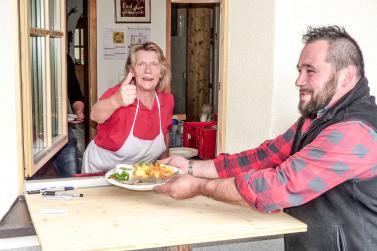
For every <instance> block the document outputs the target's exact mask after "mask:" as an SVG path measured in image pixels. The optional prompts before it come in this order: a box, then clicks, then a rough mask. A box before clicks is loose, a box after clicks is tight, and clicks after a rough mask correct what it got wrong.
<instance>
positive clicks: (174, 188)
mask: <svg viewBox="0 0 377 251" xmlns="http://www.w3.org/2000/svg"><path fill="white" fill-rule="evenodd" d="M204 182H205V180H203V179H199V178H195V177H193V176H191V175H188V174H183V175H179V176H177V178H175V179H172V180H170V181H169V182H168V183H166V184H164V185H160V186H156V187H154V188H153V190H154V191H155V192H157V193H164V194H167V195H169V196H170V197H173V198H174V199H177V200H183V199H188V198H192V197H195V196H196V195H199V194H200V186H201V185H203V184H204Z"/></svg>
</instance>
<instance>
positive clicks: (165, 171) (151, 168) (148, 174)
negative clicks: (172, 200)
mask: <svg viewBox="0 0 377 251" xmlns="http://www.w3.org/2000/svg"><path fill="white" fill-rule="evenodd" d="M133 167H134V168H135V169H134V172H133V177H134V178H157V179H166V178H167V177H169V176H170V175H172V174H173V172H174V170H173V169H172V168H171V167H169V166H166V165H164V164H161V163H158V162H156V163H154V164H152V163H146V162H140V163H138V164H134V165H133Z"/></svg>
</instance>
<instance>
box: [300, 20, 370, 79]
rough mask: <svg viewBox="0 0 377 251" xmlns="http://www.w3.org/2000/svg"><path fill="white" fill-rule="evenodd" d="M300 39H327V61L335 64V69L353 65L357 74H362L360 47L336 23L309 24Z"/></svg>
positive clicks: (362, 59)
mask: <svg viewBox="0 0 377 251" xmlns="http://www.w3.org/2000/svg"><path fill="white" fill-rule="evenodd" d="M302 40H303V42H304V43H305V44H309V43H313V42H316V41H319V40H325V41H327V42H328V44H329V49H328V54H327V61H328V62H330V63H331V64H332V65H333V66H335V69H336V71H339V70H341V69H343V68H344V67H346V66H348V65H353V66H355V67H356V69H357V75H358V76H359V77H363V76H364V74H365V72H364V58H363V54H362V52H361V49H360V47H359V45H358V44H357V42H356V40H355V39H354V38H353V37H351V36H350V35H349V34H348V32H347V31H346V30H345V29H344V27H339V26H337V25H332V26H322V27H312V26H309V27H308V30H307V32H306V33H305V34H304V35H303V36H302Z"/></svg>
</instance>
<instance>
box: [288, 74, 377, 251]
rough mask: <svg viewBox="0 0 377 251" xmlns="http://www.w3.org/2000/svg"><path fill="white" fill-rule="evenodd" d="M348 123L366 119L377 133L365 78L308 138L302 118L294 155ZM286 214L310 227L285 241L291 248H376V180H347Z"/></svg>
mask: <svg viewBox="0 0 377 251" xmlns="http://www.w3.org/2000/svg"><path fill="white" fill-rule="evenodd" d="M343 121H362V122H364V123H366V124H368V125H369V126H371V127H372V128H373V129H374V130H375V131H377V130H376V129H377V106H376V104H375V99H374V97H373V96H370V94H369V87H368V81H367V79H366V78H362V79H361V80H360V81H359V82H358V83H357V85H356V86H355V88H354V89H353V90H351V91H350V92H349V93H347V94H346V95H345V96H344V97H343V98H342V99H341V100H339V101H338V102H337V104H335V105H334V106H333V107H332V108H330V109H329V110H328V111H326V113H325V114H324V115H323V116H322V117H320V118H318V119H316V120H315V122H313V125H312V126H311V128H310V129H309V130H308V132H306V133H304V134H303V135H301V127H302V124H303V119H302V118H301V119H300V120H299V122H298V128H297V131H296V135H295V139H294V143H293V146H292V150H291V154H294V153H295V152H297V151H300V150H301V149H302V148H304V147H305V146H306V145H307V144H309V143H311V142H312V141H313V140H314V139H315V138H316V137H317V136H318V134H319V133H320V132H321V131H322V130H323V129H325V128H326V127H328V126H330V125H332V124H335V123H339V122H343ZM376 164H377V163H376ZM285 212H286V213H288V214H290V215H292V216H293V217H295V218H297V219H299V220H301V221H303V222H304V223H306V224H307V225H308V231H307V232H305V233H297V234H289V235H286V236H285V237H284V239H285V249H286V250H300V251H302V250H323V251H329V250H350V251H357V250H377V177H373V178H370V179H369V180H363V181H360V180H357V179H350V180H347V181H346V182H344V183H342V184H340V185H338V186H336V187H334V188H332V189H331V190H329V191H327V192H326V193H324V194H322V195H321V196H319V197H317V198H316V199H314V200H312V201H309V202H307V203H305V204H303V205H300V206H297V207H292V208H287V209H285Z"/></svg>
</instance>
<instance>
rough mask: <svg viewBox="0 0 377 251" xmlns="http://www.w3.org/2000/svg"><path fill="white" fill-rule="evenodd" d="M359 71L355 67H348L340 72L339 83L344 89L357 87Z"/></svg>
mask: <svg viewBox="0 0 377 251" xmlns="http://www.w3.org/2000/svg"><path fill="white" fill-rule="evenodd" d="M356 75H357V70H356V67H355V66H354V65H347V66H346V67H345V68H343V69H342V70H340V71H339V81H340V84H341V86H342V87H350V85H351V87H353V86H355V85H356V83H357V80H356Z"/></svg>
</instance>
